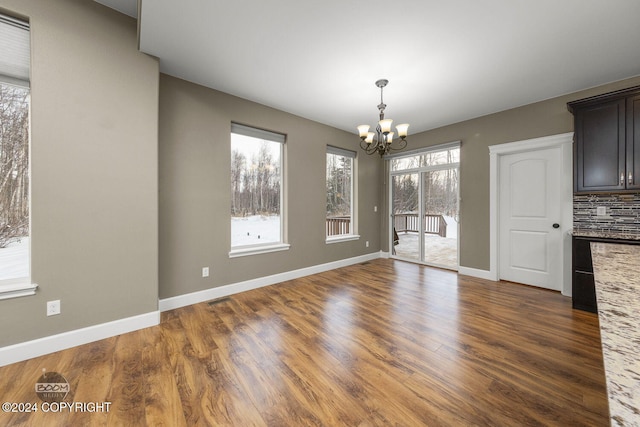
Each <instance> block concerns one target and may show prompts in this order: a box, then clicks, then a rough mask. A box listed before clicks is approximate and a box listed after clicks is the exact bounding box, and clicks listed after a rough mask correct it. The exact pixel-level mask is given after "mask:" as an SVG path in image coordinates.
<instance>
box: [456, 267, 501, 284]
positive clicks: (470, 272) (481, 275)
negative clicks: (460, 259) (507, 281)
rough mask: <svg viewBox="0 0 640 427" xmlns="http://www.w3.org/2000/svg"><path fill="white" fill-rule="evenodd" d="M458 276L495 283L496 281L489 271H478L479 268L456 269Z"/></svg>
mask: <svg viewBox="0 0 640 427" xmlns="http://www.w3.org/2000/svg"><path fill="white" fill-rule="evenodd" d="M458 274H462V275H465V276H471V277H477V278H478V279H485V280H491V281H493V282H495V281H496V280H495V279H494V278H493V277H494V276H493V275H492V273H491V272H490V271H489V270H480V269H479V268H471V267H463V266H459V267H458Z"/></svg>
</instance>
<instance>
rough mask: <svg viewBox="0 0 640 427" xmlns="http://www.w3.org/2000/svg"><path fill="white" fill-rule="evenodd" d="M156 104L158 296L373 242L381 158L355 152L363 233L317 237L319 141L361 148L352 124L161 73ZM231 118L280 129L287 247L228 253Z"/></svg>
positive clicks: (356, 251) (322, 149)
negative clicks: (332, 123) (338, 124)
mask: <svg viewBox="0 0 640 427" xmlns="http://www.w3.org/2000/svg"><path fill="white" fill-rule="evenodd" d="M159 110H160V113H159V122H160V127H159V157H160V298H161V299H163V298H168V297H172V296H177V295H182V294H186V293H190V292H195V291H199V290H204V289H209V288H212V287H216V286H220V285H225V284H230V283H237V282H240V281H244V280H248V279H254V278H259V277H264V276H268V275H272V274H276V273H282V272H287V271H291V270H296V269H299V268H304V267H309V266H314V265H319V264H323V263H327V262H331V261H337V260H341V259H344V258H350V257H355V256H358V255H363V254H367V253H372V252H376V251H379V250H380V232H379V230H380V215H381V212H382V206H381V204H380V203H381V201H380V196H381V195H382V193H381V192H380V187H379V184H380V182H381V176H382V175H383V173H382V170H383V167H382V166H383V162H382V161H381V159H380V157H379V156H377V155H376V156H367V155H363V153H361V152H358V155H357V156H358V157H357V158H358V171H359V172H358V183H359V191H358V206H359V234H360V235H361V238H360V240H357V241H350V242H341V243H334V244H330V245H327V244H326V243H325V216H326V192H325V176H326V172H325V163H326V146H327V145H328V144H330V145H334V146H337V147H341V148H347V149H352V150H358V151H360V150H359V148H357V146H358V142H359V139H358V137H357V135H355V133H349V132H344V131H341V130H337V129H335V128H332V127H329V126H325V125H321V124H319V123H316V122H313V121H310V120H306V119H303V118H300V117H297V116H294V115H291V114H287V113H284V112H282V111H278V110H274V109H272V108H268V107H265V106H263V105H260V104H256V103H253V102H249V101H246V100H243V99H240V98H236V97H233V96H230V95H227V94H224V93H221V92H217V91H215V90H211V89H207V88H205V87H202V86H198V85H196V84H193V83H189V82H186V81H184V80H180V79H177V78H174V77H171V76H167V75H164V74H161V76H160V109H159ZM232 121H233V122H238V123H242V124H246V125H249V126H255V127H258V128H264V129H268V130H272V131H276V132H279V133H284V134H286V135H287V142H286V148H285V151H286V155H285V157H286V160H285V161H286V163H285V174H286V178H285V186H286V189H285V194H286V196H287V197H288V200H287V201H286V207H287V216H288V230H287V231H288V243H290V244H291V248H290V250H288V251H282V252H275V253H268V254H261V255H252V256H245V257H241V258H231V259H230V258H229V250H230V245H231V231H230V206H231V193H230V189H231V184H230V159H231V148H230V126H231V122H232ZM374 206H378V212H377V213H374V212H373V208H374ZM367 240H368V241H369V243H370V246H369V248H366V247H365V241H367ZM206 266H208V267H209V268H210V272H211V274H210V276H209V277H208V278H202V277H201V276H202V274H201V273H202V267H206Z"/></svg>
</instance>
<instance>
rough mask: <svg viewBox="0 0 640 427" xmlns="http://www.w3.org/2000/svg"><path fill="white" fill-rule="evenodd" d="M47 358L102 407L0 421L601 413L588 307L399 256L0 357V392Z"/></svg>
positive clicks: (530, 421) (28, 381)
mask: <svg viewBox="0 0 640 427" xmlns="http://www.w3.org/2000/svg"><path fill="white" fill-rule="evenodd" d="M42 367H46V368H48V369H49V370H54V371H58V372H60V373H62V374H64V375H66V377H67V379H68V381H69V383H70V385H71V387H72V393H70V396H69V399H74V400H75V401H88V400H90V401H97V402H99V401H110V402H111V411H110V412H109V413H107V414H90V413H83V414H42V413H39V414H12V413H2V414H0V425H8V426H22V425H24V426H31V425H47V426H49V425H51V426H56V425H60V426H63V425H91V426H94V425H109V426H110V425H136V426H156V425H167V426H169V425H171V426H222V425H224V426H243V427H244V426H296V427H298V426H388V425H399V426H419V425H425V426H461V425H465V426H467V425H469V426H472V425H473V426H496V425H500V426H507V425H508V426H512V425H540V426H568V425H571V426H607V425H609V419H608V404H607V399H606V386H605V380H604V369H603V363H602V353H601V350H600V335H599V327H598V319H597V316H596V315H594V314H591V313H585V312H580V311H576V310H573V309H572V308H571V300H570V299H569V298H566V297H563V296H562V295H560V294H559V293H557V292H552V291H547V290H543V289H538V288H533V287H528V286H523V285H518V284H514V283H509V282H491V281H486V280H482V279H478V278H472V277H469V276H462V275H458V274H455V273H453V272H450V271H446V270H440V269H435V268H429V267H424V266H420V265H416V264H410V263H405V262H400V261H394V260H384V259H380V260H375V261H371V262H366V263H362V264H358V265H352V266H348V267H344V268H340V269H337V270H333V271H327V272H324V273H320V274H315V275H312V276H307V277H303V278H299V279H295V280H289V281H286V282H283V283H280V284H277V285H273V286H269V287H265V288H260V289H255V290H252V291H248V292H244V293H241V294H237V295H232V296H230V297H228V298H224V299H221V300H218V301H212V302H210V303H200V304H195V305H192V306H188V307H183V308H179V309H176V310H172V311H170V312H166V313H163V314H162V322H161V324H160V325H159V326H157V327H153V328H147V329H144V330H141V331H136V332H132V333H130V334H125V335H121V336H118V337H114V338H110V339H108V340H103V341H98V342H96V343H91V344H87V345H85V346H81V347H78V348H75V349H69V350H65V351H63V352H59V353H55V354H52V355H47V356H43V357H41V358H35V359H32V360H29V361H25V362H21V363H17V364H15V365H11V366H6V367H3V368H0V390H2V394H3V398H4V400H5V401H7V400H9V401H32V400H34V399H37V398H36V397H35V396H34V392H33V385H34V381H35V379H37V377H38V376H39V374H40V373H41V369H42ZM52 415H56V416H52Z"/></svg>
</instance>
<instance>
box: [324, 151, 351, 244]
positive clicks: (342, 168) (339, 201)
mask: <svg viewBox="0 0 640 427" xmlns="http://www.w3.org/2000/svg"><path fill="white" fill-rule="evenodd" d="M337 150H338V149H335V148H333V147H330V148H329V149H328V152H327V181H326V185H327V219H326V234H327V237H331V236H340V235H345V234H353V233H354V227H353V200H352V199H353V162H354V160H355V158H354V157H355V154H351V153H344V154H343V153H341V152H340V151H337Z"/></svg>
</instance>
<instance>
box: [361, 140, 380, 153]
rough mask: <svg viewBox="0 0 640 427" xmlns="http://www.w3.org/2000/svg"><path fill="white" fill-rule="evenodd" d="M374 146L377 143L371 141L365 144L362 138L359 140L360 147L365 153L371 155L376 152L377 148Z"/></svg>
mask: <svg viewBox="0 0 640 427" xmlns="http://www.w3.org/2000/svg"><path fill="white" fill-rule="evenodd" d="M376 147H377V143H375V144H374V143H373V142H372V143H369V144H367V143H366V142H364V141H363V140H360V148H362V149H363V150H364V151H365V153H367V154H368V155H371V154H373V153H375V152H377V151H378V150H377V148H376Z"/></svg>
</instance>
